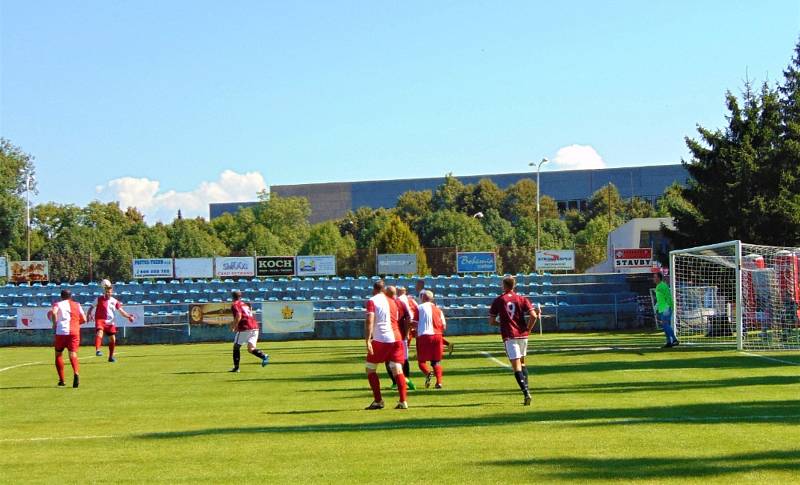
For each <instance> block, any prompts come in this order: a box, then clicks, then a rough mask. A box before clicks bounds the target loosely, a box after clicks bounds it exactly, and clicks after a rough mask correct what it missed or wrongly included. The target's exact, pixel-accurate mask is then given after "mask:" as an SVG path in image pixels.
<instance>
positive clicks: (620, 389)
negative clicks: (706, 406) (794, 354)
mask: <svg viewBox="0 0 800 485" xmlns="http://www.w3.org/2000/svg"><path fill="white" fill-rule="evenodd" d="M797 384H800V376H755V377H735V378H730V379H713V380H711V379H708V380H697V381H675V380H655V381H647V382H603V383H596V384H582V385H576V386H563V387H545V388H536V389H534V390H533V392H534V393H536V394H581V393H591V394H595V393H606V394H608V393H625V392H640V391H665V392H674V391H686V390H692V389H713V388H725V389H728V388H734V387H743V386H775V385H777V386H788V385H797Z"/></svg>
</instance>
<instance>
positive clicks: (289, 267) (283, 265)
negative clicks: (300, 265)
mask: <svg viewBox="0 0 800 485" xmlns="http://www.w3.org/2000/svg"><path fill="white" fill-rule="evenodd" d="M256 276H258V277H263V276H294V256H258V257H257V258H256Z"/></svg>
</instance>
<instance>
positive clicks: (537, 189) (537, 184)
mask: <svg viewBox="0 0 800 485" xmlns="http://www.w3.org/2000/svg"><path fill="white" fill-rule="evenodd" d="M548 161H549V160H547V158H543V159H542V160H541V161H540V162H539V164H538V165H536V163H535V162H531V163H529V164H528V166H531V167H533V166H534V165H536V250H537V251H538V250H539V233H540V232H541V229H540V227H539V172H540V171H541V168H542V165H543V164H545V163H547V162H548Z"/></svg>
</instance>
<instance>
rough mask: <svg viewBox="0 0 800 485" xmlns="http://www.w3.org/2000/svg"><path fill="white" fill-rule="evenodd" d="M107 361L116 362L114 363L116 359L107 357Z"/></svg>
mask: <svg viewBox="0 0 800 485" xmlns="http://www.w3.org/2000/svg"><path fill="white" fill-rule="evenodd" d="M108 361H109V362H116V361H117V358H116V357H109V358H108Z"/></svg>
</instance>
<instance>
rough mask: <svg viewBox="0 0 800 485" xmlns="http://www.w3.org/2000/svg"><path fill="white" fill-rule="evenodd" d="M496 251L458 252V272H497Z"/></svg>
mask: <svg viewBox="0 0 800 485" xmlns="http://www.w3.org/2000/svg"><path fill="white" fill-rule="evenodd" d="M496 272H497V262H496V261H495V254H494V253H456V273H496Z"/></svg>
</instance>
